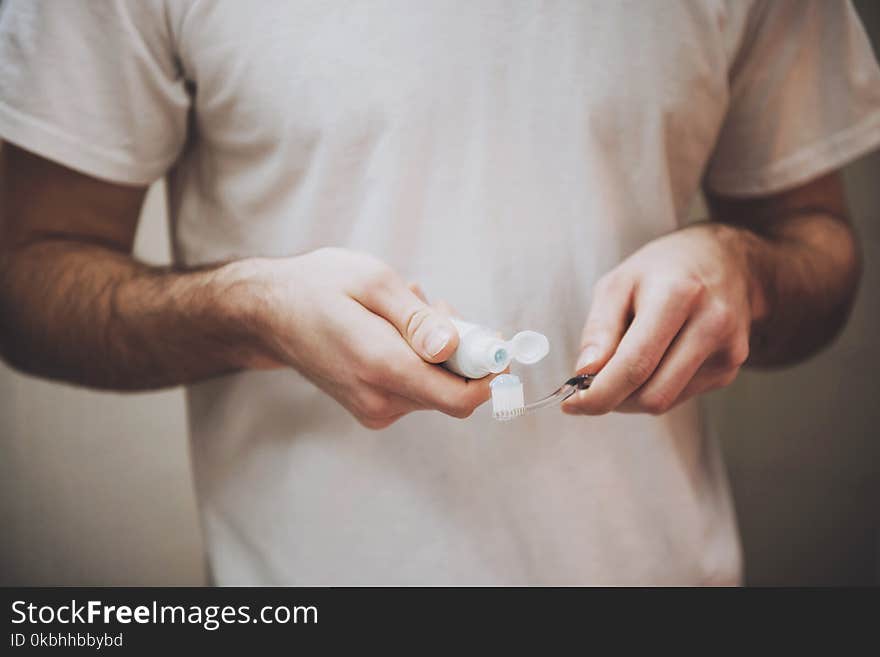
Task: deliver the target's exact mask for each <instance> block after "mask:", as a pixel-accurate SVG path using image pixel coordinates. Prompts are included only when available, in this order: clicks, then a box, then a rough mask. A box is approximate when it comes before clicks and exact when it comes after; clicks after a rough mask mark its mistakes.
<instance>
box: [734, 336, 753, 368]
mask: <svg viewBox="0 0 880 657" xmlns="http://www.w3.org/2000/svg"><path fill="white" fill-rule="evenodd" d="M749 351H750V349H749V340H748V338H747V337H740V338H739V339H737V340H736V341H735V342H734V343H733V346H732V347H731V349H730V364H731V365H733V366H734V367H737V368H739V367H740V366H742V365H743V364H744V363H745V362H746V361H747V360H748V358H749Z"/></svg>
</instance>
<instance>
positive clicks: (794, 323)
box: [724, 211, 860, 367]
mask: <svg viewBox="0 0 880 657" xmlns="http://www.w3.org/2000/svg"><path fill="white" fill-rule="evenodd" d="M728 230H730V231H733V232H731V233H730V234H728V235H726V236H725V237H724V239H728V240H730V241H731V242H735V243H736V246H735V247H733V248H738V249H740V250H741V253H742V254H743V257H744V263H745V266H746V267H747V271H748V275H749V278H750V302H751V306H752V324H751V339H750V355H749V359H748V361H747V364H748V365H752V366H758V367H769V366H776V365H785V364H790V363H794V362H797V361H799V360H802V359H804V358H806V357H808V356H810V355H812V354H813V353H815V352H816V351H818V350H819V349H821V348H822V347H824V346H826V345H827V344H828V343H830V342H831V340H832V339H833V338H834V337H835V336H836V335H837V333H838V332H839V331H840V329H841V328H842V327H843V325H844V324H845V322H846V319H847V317H848V315H849V311H850V308H851V306H852V303H853V300H854V298H855V294H856V290H857V287H858V280H859V276H860V260H859V250H858V244H857V242H856V239H855V236H854V234H853V232H852V229H851V228H850V226H849V225H848V224H847V223H846V222H845V221H843V220H842V219H840V218H838V217H835V216H832V215H830V214H826V213H822V212H818V211H817V212H803V213H797V214H795V215H793V216H791V217H788V218H786V219H783V220H780V221H775V222H773V223H772V225H771V226H769V227H765V228H757V227H754V226H752V227H749V228H744V227H729V228H728Z"/></svg>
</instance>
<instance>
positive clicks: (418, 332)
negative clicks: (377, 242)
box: [356, 272, 458, 363]
mask: <svg viewBox="0 0 880 657" xmlns="http://www.w3.org/2000/svg"><path fill="white" fill-rule="evenodd" d="M356 300H357V301H358V302H360V303H361V304H362V305H363V306H364V307H366V308H367V309H368V310H370V311H371V312H373V313H375V314H377V315H379V316H381V317H383V318H385V319H386V320H388V321H389V322H390V323H391V324H392V325H393V326H394V327H395V328H396V329H397V330H398V332H399V333H400V335H402V336H403V338H404V339H405V340H406V341H407V342H408V343H409V345H410V347H412V349H413V351H415V352H416V353H417V354H418V355H419V356H420V357H421V358H422V359H424V360H426V361H428V362H429V363H442V362H443V361H444V360H446V359H448V358H449V357H450V356H451V355H452V352H454V351H455V349H456V347H458V331H456V330H455V326H453V324H452V322H450V321H449V318H448V317H447V316H446V315H445V314H444V313H442V312H440V311H438V310H436V309H435V308H432V307H431V306H429V305H428V304H426V303H425V302H424V301H423V300H422V299H420V298H419V296H418V295H417V294H416V293H415V292H413V291H412V290H411V289H410V288H408V287H407V286H406V285H405V284H404V283H403V281H402V280H401V279H400V277H399V276H397V275H396V274H394V273H393V272H391V273H389V272H385V273H383V275H382V276H381V277H379V278H378V279H377V280H374V281H372V282H371V283H370V284H369V285H366V286H365V287H364V289H363V290H362V291H361V292H360V293H359V294H358V295H357V296H356Z"/></svg>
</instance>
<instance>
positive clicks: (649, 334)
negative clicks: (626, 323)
mask: <svg viewBox="0 0 880 657" xmlns="http://www.w3.org/2000/svg"><path fill="white" fill-rule="evenodd" d="M641 296H642V297H643V299H644V300H643V301H640V302H637V303H636V304H635V306H636V307H635V311H636V313H635V318H634V319H633V321H632V324H631V325H630V327H629V328H628V329H627V331H626V333H625V334H624V336H623V339H622V340H621V341H620V345H619V346H618V347H617V350H616V351H615V352H614V355H613V356H612V357H611V359H610V360H609V361H608V364H607V365H606V366H605V367H604V368H603V369H602V371H601V373H600V374H599V375H598V376H597V377H596V380H595V381H594V382H593V384H592V385H591V386H590V389H589V390H587V391H583V392H580V393H578V394H577V395H573V396H572V397H570V398H569V400H568V401H567V402H566V403H565V404H564V405H563V410H564V411H565V412H569V413H581V414H587V415H599V414H602V413H608V412H610V411H612V410H614V409H615V408H617V406H619V405H620V403H621V402H623V400H625V399H626V398H627V397H629V396H630V395H631V394H632V393H633V392H634V391H635V390H637V389H638V388H640V387H641V386H642V385H644V384H645V383H646V382H647V381H648V379H649V378H650V377H651V375H652V374H653V373H654V371H655V370H656V368H657V365H658V364H659V363H660V360H661V358H663V355H664V354H665V353H666V350H667V348H668V347H669V345H670V344H671V343H672V340H673V339H674V338H675V336H676V335H677V334H678V332H679V331H680V330H681V328H682V326H683V325H684V323H685V321H686V320H687V318H688V316H689V315H690V313H691V310H692V308H693V305H694V303H695V298H693V297H691V296H690V295H684V294H675V293H670V292H669V291H668V290H667V291H665V292H660V291H651V290H645V292H644V293H643V294H642V295H641Z"/></svg>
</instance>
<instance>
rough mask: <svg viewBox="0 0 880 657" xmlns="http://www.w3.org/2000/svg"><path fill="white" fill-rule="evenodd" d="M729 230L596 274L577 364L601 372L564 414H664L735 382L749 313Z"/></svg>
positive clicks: (652, 247) (704, 229)
mask: <svg viewBox="0 0 880 657" xmlns="http://www.w3.org/2000/svg"><path fill="white" fill-rule="evenodd" d="M735 233H736V229H733V228H730V227H727V226H722V225H712V224H703V225H699V226H693V227H690V228H687V229H685V230H681V231H677V232H675V233H672V234H670V235H667V236H665V237H662V238H660V239H658V240H656V241H654V242H651V243H649V244H648V245H647V246H645V247H643V248H642V249H641V250H639V251H637V252H636V253H635V254H633V255H632V256H630V257H629V258H628V259H626V260H625V261H624V262H623V263H621V264H620V265H619V266H618V267H616V268H615V269H613V270H611V271H610V272H609V273H608V274H606V275H605V276H604V277H602V279H601V280H600V281H599V282H598V283H597V284H596V287H595V290H594V295H593V304H592V306H591V309H590V315H589V318H588V319H587V322H586V326H585V327H584V332H583V339H582V342H583V345H582V353H581V358H580V362H579V363H578V365H577V369H578V372H579V373H580V372H587V373H590V374H594V373H596V372H599V371H600V370H601V373H600V374H599V376H597V377H596V380H595V381H594V382H593V385H592V386H591V387H590V389H589V390H586V391H583V392H581V393H578V394H577V395H575V396H574V397H571V398H570V399H569V400H568V401H567V402H566V403H565V404H564V405H563V410H564V411H566V412H568V413H583V414H590V415H594V414H600V413H607V412H609V411H613V410H617V411H635V412H647V413H663V412H665V411H667V410H669V409H670V408H672V406H674V405H675V404H677V403H678V402H680V401H683V400H685V399H687V398H689V397H691V396H693V395H696V394H699V393H701V392H705V391H707V390H712V389H714V388H719V387H721V386H724V385H727V384H728V383H730V382H731V381H733V379H734V378H735V377H736V374H737V372H738V371H739V368H740V366H741V365H742V364H743V363H744V362H745V360H746V358H747V357H748V354H749V327H750V324H751V321H752V318H753V316H754V314H755V311H754V310H753V308H752V303H751V302H750V297H751V296H752V295H751V294H750V283H749V274H748V267H747V262H746V259H745V257H744V256H743V254H742V250H741V249H740V248H738V247H737V245H736V238H737V235H735Z"/></svg>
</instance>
